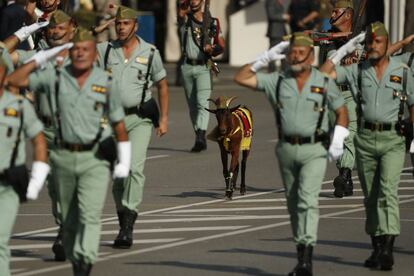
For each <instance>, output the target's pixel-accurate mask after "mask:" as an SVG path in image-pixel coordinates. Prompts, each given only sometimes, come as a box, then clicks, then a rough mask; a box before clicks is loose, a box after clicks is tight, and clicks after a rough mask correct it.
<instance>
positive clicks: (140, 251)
mask: <svg viewBox="0 0 414 276" xmlns="http://www.w3.org/2000/svg"><path fill="white" fill-rule="evenodd" d="M409 202H414V199H407V200H403V201H400V204H404V203H409ZM364 210H365V208H364V207H361V208H356V209H352V210H346V211H340V212H333V213H329V214H325V215H321V216H320V218H329V217H334V216H340V215H345V214H351V213H356V212H361V211H364ZM286 225H290V221H283V222H279V223H273V224H268V225H262V226H257V227H252V228H248V229H240V230H236V231H232V232H225V233H220V234H215V235H211V236H205V237H200V238H195V239H190V240H184V241H178V242H173V243H169V244H164V245H159V246H154V247H149V248H144V249H138V250H132V251H128V252H124V253H119V254H112V255H109V256H107V257H103V258H99V259H98V260H97V262H104V261H109V260H112V259H118V258H123V257H129V256H132V255H138V254H143V253H148V252H154V251H159V250H163V249H170V248H174V247H178V246H182V245H188V244H193V243H198V242H204V241H208V240H213V239H219V238H224V237H229V236H236V235H240V234H245V233H250V232H256V231H261V230H266V229H272V228H278V227H282V226H286ZM70 267H71V265H70V264H63V265H57V266H53V267H47V268H43V269H38V270H32V271H30V272H26V273H21V274H16V275H15V276H31V275H39V274H40V275H41V274H42V273H47V272H52V271H57V270H61V269H65V268H70Z"/></svg>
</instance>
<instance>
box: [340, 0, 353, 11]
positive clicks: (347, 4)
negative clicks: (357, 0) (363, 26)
mask: <svg viewBox="0 0 414 276" xmlns="http://www.w3.org/2000/svg"><path fill="white" fill-rule="evenodd" d="M347 8H350V9H354V3H353V2H352V0H338V1H336V3H335V9H347Z"/></svg>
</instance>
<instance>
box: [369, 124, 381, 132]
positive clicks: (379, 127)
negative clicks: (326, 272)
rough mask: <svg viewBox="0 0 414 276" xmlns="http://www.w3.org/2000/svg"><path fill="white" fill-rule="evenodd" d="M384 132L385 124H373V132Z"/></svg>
mask: <svg viewBox="0 0 414 276" xmlns="http://www.w3.org/2000/svg"><path fill="white" fill-rule="evenodd" d="M383 130H384V124H381V123H372V125H371V131H383Z"/></svg>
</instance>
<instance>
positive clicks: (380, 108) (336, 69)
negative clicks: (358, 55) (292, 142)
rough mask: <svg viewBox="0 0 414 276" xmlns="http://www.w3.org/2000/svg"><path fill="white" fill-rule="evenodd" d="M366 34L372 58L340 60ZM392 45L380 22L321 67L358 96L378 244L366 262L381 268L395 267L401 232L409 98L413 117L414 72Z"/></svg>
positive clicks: (359, 150)
mask: <svg viewBox="0 0 414 276" xmlns="http://www.w3.org/2000/svg"><path fill="white" fill-rule="evenodd" d="M365 36H366V39H365ZM364 40H365V43H366V49H367V54H368V60H366V61H364V62H363V63H361V64H359V65H358V64H352V65H349V66H340V65H339V63H340V60H341V59H342V58H343V57H344V56H346V55H347V54H349V53H352V52H353V51H354V50H355V48H356V47H357V44H358V43H362V42H363V41H364ZM389 47H390V43H389V39H388V32H387V30H386V29H385V26H384V24H383V23H380V22H376V23H373V24H370V25H369V26H368V29H367V33H366V35H365V34H360V35H358V36H357V37H355V38H353V39H351V40H350V41H349V42H348V43H346V44H345V45H344V46H342V47H341V48H340V49H339V50H338V51H337V52H336V53H335V54H334V55H332V56H331V57H330V58H329V59H328V60H327V61H326V62H325V64H324V65H323V66H322V67H321V71H323V72H326V73H330V74H331V76H332V77H335V78H336V79H337V81H338V82H339V83H345V82H346V83H348V85H350V87H351V89H352V91H353V93H354V95H355V97H356V99H357V110H358V130H357V134H356V137H355V149H356V163H357V168H358V176H359V179H360V181H361V187H362V190H363V192H364V197H365V200H364V204H365V210H366V221H365V231H366V233H367V234H368V235H370V236H371V242H372V247H373V252H372V254H371V256H370V257H369V258H368V259H367V260H366V261H365V264H364V265H365V266H366V267H369V268H380V269H382V270H391V269H392V267H393V265H394V258H393V246H394V240H395V237H396V236H398V235H399V234H400V215H399V203H398V184H399V181H400V173H401V170H402V168H403V165H404V159H405V139H404V137H403V134H405V133H404V128H403V126H402V124H403V122H402V119H403V116H404V105H405V104H408V106H409V107H410V115H411V122H412V121H413V119H414V108H413V104H414V93H413V91H414V79H413V76H412V74H411V72H409V68H408V67H407V66H406V65H405V64H403V63H401V62H399V61H398V59H397V58H394V57H390V56H389V54H388V49H389ZM411 145H412V146H411V149H410V152H414V146H413V143H412V144H411Z"/></svg>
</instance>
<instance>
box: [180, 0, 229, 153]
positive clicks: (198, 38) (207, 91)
mask: <svg viewBox="0 0 414 276" xmlns="http://www.w3.org/2000/svg"><path fill="white" fill-rule="evenodd" d="M204 1H205V0H190V1H183V0H181V1H180V5H179V12H178V25H179V33H180V39H181V45H182V52H183V56H184V58H183V62H182V65H181V74H182V78H183V83H184V90H185V96H186V99H187V103H188V107H189V109H190V118H191V123H192V125H193V128H194V131H195V135H196V137H195V144H194V146H193V148H192V149H191V152H200V151H203V150H206V149H207V143H206V137H205V135H206V130H207V127H208V120H209V113H208V112H207V111H206V110H205V108H208V101H207V99H209V98H210V95H211V90H212V87H211V85H212V80H211V73H210V70H211V69H212V70H217V68H216V67H215V65H214V63H213V62H212V61H211V57H215V56H218V55H220V54H221V53H223V51H224V38H223V37H222V35H221V32H220V23H219V20H218V18H211V25H210V26H207V30H208V31H207V33H208V34H203V32H202V28H203V11H202V8H203V3H204ZM206 12H208V11H206ZM205 35H208V38H205V37H204V36H205ZM212 38H213V43H211V40H212ZM203 41H207V43H206V44H205V45H203V44H204V43H203ZM215 68H216V69H215ZM216 72H217V71H216Z"/></svg>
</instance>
